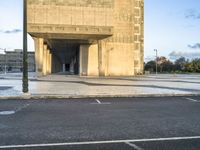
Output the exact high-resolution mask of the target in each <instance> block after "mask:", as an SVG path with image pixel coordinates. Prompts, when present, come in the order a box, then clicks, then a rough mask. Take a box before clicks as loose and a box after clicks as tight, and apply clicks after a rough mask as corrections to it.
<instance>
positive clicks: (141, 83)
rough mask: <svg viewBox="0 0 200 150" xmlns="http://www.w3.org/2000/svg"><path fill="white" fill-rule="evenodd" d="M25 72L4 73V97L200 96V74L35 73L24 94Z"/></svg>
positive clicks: (0, 88) (0, 84) (0, 87)
mask: <svg viewBox="0 0 200 150" xmlns="http://www.w3.org/2000/svg"><path fill="white" fill-rule="evenodd" d="M21 91H22V82H21V75H19V74H16V75H13V74H7V76H5V75H0V98H1V99H3V98H12V97H13V98H14V97H17V98H82V97H135V96H175V95H177V96H178V95H179V96H182V95H200V74H191V75H189V74H188V75H173V74H162V75H148V76H137V77H113V78H111V77H106V78H97V77H79V76H69V75H49V76H46V77H41V78H38V79H36V78H35V76H34V74H31V77H30V82H29V91H30V96H28V97H27V96H24V95H23V94H22V92H21Z"/></svg>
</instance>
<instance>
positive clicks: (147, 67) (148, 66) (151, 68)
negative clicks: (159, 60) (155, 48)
mask: <svg viewBox="0 0 200 150" xmlns="http://www.w3.org/2000/svg"><path fill="white" fill-rule="evenodd" d="M155 68H156V62H155V61H154V60H151V61H149V62H147V63H146V64H145V70H146V71H150V72H154V71H155Z"/></svg>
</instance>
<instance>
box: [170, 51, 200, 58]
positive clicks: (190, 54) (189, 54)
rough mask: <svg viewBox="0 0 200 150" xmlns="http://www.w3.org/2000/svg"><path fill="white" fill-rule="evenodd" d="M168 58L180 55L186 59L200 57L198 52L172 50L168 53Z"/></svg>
mask: <svg viewBox="0 0 200 150" xmlns="http://www.w3.org/2000/svg"><path fill="white" fill-rule="evenodd" d="M169 57H170V59H172V60H176V59H178V58H180V57H185V58H186V59H195V58H200V52H181V51H172V52H171V53H170V54H169Z"/></svg>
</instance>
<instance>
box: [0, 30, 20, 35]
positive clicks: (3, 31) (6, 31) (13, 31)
mask: <svg viewBox="0 0 200 150" xmlns="http://www.w3.org/2000/svg"><path fill="white" fill-rule="evenodd" d="M19 32H22V30H21V29H13V30H0V33H4V34H13V33H19Z"/></svg>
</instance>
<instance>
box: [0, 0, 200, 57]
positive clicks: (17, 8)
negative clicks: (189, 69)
mask: <svg viewBox="0 0 200 150" xmlns="http://www.w3.org/2000/svg"><path fill="white" fill-rule="evenodd" d="M144 1H145V2H144V4H145V8H144V9H145V10H144V11H145V15H144V18H145V20H144V22H145V23H144V25H145V27H144V33H145V35H144V40H145V43H144V51H145V61H148V60H150V59H154V57H155V52H154V49H157V50H158V56H165V57H167V58H170V59H175V58H177V57H179V56H185V57H188V58H195V57H199V58H200V0H144ZM22 3H23V1H22V0H0V10H1V12H0V48H6V49H7V50H13V49H22V19H23V16H22V8H23V5H22ZM28 50H29V51H34V42H33V40H32V38H31V37H30V36H28Z"/></svg>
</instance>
